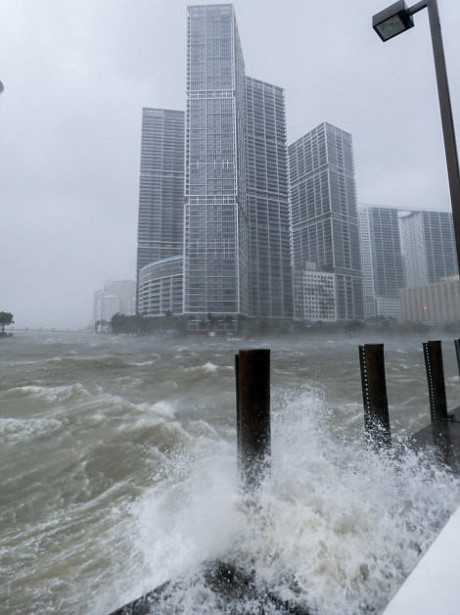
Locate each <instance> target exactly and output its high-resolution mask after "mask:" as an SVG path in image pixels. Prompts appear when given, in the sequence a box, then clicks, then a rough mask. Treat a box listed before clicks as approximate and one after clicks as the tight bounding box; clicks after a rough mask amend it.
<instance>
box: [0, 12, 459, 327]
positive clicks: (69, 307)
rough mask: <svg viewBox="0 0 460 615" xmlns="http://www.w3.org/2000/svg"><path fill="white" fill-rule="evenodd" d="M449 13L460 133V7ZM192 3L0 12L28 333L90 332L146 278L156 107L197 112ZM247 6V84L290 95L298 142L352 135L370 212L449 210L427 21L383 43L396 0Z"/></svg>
mask: <svg viewBox="0 0 460 615" xmlns="http://www.w3.org/2000/svg"><path fill="white" fill-rule="evenodd" d="M215 3H216V2H207V1H206V0H204V1H203V2H201V4H215ZM413 3H415V1H414V2H413ZM413 3H412V4H413ZM438 3H439V10H440V13H441V23H442V29H443V37H444V48H445V53H446V60H447V68H448V73H449V79H450V90H451V97H452V105H453V111H454V116H455V122H456V131H457V135H458V134H459V133H460V128H459V122H460V35H459V30H460V2H459V1H458V0H438ZM187 4H190V2H185V1H184V0H0V80H1V81H2V82H3V84H4V86H5V90H4V92H3V94H2V95H1V96H0V211H1V218H0V271H1V278H0V311H2V310H3V311H10V312H13V314H14V316H15V322H16V326H17V327H25V326H29V327H40V326H42V327H57V328H81V327H85V326H87V325H88V324H89V323H90V321H91V315H92V301H93V294H94V291H96V290H98V289H100V288H103V286H104V284H105V283H106V282H107V281H108V280H120V279H134V277H135V260H136V227H137V207H138V178H139V158H140V136H141V134H140V132H141V115H142V107H159V108H170V109H184V108H185V43H186V6H187ZM233 4H234V6H235V9H236V14H237V20H238V26H239V31H240V36H241V41H242V46H243V53H244V57H245V64H246V73H247V74H248V75H249V76H251V77H256V78H258V79H262V80H265V81H269V82H271V83H274V84H276V85H280V86H282V87H284V88H285V92H286V105H287V123H288V142H289V143H291V142H292V141H293V140H295V139H297V138H299V137H300V136H302V135H303V134H305V133H306V132H308V131H309V130H311V129H312V128H314V127H315V126H317V125H318V124H320V123H321V122H323V121H328V122H331V123H332V124H335V125H336V126H339V127H340V128H343V129H344V130H347V131H349V132H351V134H352V136H353V146H354V157H355V172H356V185H357V194H358V202H363V203H374V204H386V205H391V206H395V207H401V208H418V207H419V208H424V209H442V210H449V209H450V202H449V195H448V186H447V175H446V170H445V161H444V150H443V145H442V134H441V124H440V119H439V109H438V101H437V94H436V85H435V76H434V67H433V59H432V51H431V42H430V34H429V27H428V15H427V11H422V12H420V13H418V14H417V15H415V16H414V19H415V28H413V29H412V30H410V31H408V32H407V33H405V34H403V35H401V36H399V37H397V38H395V39H393V40H391V41H389V42H387V43H382V42H381V41H380V39H379V38H378V37H377V35H376V34H375V33H374V32H373V30H372V28H371V18H372V15H373V14H374V13H377V12H378V11H380V10H382V9H383V8H385V7H386V6H387V5H388V4H391V0H389V1H388V0H235V1H234V2H233Z"/></svg>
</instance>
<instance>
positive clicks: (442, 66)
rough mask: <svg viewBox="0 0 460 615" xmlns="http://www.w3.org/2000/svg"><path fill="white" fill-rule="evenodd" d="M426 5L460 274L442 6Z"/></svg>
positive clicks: (459, 196)
mask: <svg viewBox="0 0 460 615" xmlns="http://www.w3.org/2000/svg"><path fill="white" fill-rule="evenodd" d="M419 4H422V3H419ZM425 4H426V6H427V7H428V17H429V21H430V30H431V41H432V44H433V55H434V65H435V71H436V81H437V84H438V96H439V107H440V111H441V123H442V132H443V136H444V150H445V153H446V162H447V175H448V179H449V190H450V201H451V205H452V217H453V223H454V233H455V245H456V247H457V264H458V270H459V272H460V173H459V163H458V153H457V143H456V139H455V128H454V120H453V115H452V106H451V102H450V95H449V83H448V81H447V70H446V62H445V59H444V49H443V44H442V37H441V23H440V20H439V12H438V6H437V3H436V0H427V1H426V2H425ZM415 6H417V5H415Z"/></svg>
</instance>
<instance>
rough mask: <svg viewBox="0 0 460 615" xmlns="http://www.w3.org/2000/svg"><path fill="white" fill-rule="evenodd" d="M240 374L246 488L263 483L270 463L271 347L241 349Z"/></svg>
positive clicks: (240, 428)
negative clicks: (269, 348)
mask: <svg viewBox="0 0 460 615" xmlns="http://www.w3.org/2000/svg"><path fill="white" fill-rule="evenodd" d="M235 367H236V374H237V375H236V378H237V402H236V407H237V432H238V434H237V446H238V464H239V468H240V477H241V482H242V485H243V487H244V488H245V489H248V490H252V489H254V488H256V487H258V485H259V484H260V482H261V481H262V479H263V476H264V474H265V473H266V472H267V471H268V469H269V466H270V460H269V456H270V445H271V441H270V350H268V349H258V350H240V351H239V354H238V359H237V360H235Z"/></svg>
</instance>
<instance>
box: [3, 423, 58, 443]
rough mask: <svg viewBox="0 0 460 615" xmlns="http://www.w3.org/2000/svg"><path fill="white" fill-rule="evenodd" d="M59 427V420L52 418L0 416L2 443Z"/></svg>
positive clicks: (37, 434)
mask: <svg viewBox="0 0 460 615" xmlns="http://www.w3.org/2000/svg"><path fill="white" fill-rule="evenodd" d="M61 427H62V423H61V421H60V420H58V419H53V418H27V419H15V418H0V437H1V441H2V442H3V444H13V443H15V442H19V441H21V440H26V439H28V438H33V437H35V436H39V435H43V434H47V435H49V434H51V433H52V432H53V431H57V430H59V429H60V428H61Z"/></svg>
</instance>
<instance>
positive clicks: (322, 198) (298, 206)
mask: <svg viewBox="0 0 460 615" xmlns="http://www.w3.org/2000/svg"><path fill="white" fill-rule="evenodd" d="M288 152H289V172H290V182H291V204H292V234H293V260H294V266H295V268H296V269H304V268H305V267H307V264H310V265H309V266H311V265H312V264H314V265H315V267H316V268H317V269H318V270H322V271H330V272H333V273H335V274H336V313H337V318H338V319H355V318H362V317H363V293H362V279H361V262H360V250H359V229H358V216H357V210H356V191H355V178H354V164H353V152H352V141H351V135H350V134H349V133H347V132H345V131H343V130H341V129H340V128H337V127H335V126H332V125H331V124H328V123H323V124H321V125H320V126H318V127H317V128H315V129H314V130H312V131H310V132H309V133H307V134H306V135H304V136H303V137H301V138H300V139H299V140H298V141H296V142H295V143H293V144H292V145H290V146H289V148H288Z"/></svg>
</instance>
